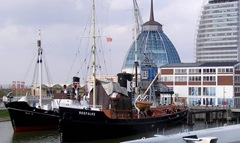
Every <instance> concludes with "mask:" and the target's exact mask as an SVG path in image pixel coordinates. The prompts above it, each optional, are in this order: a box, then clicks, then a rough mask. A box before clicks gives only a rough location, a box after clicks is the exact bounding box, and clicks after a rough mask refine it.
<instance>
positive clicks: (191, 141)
mask: <svg viewBox="0 0 240 143" xmlns="http://www.w3.org/2000/svg"><path fill="white" fill-rule="evenodd" d="M183 140H184V141H186V143H217V140H218V138H217V137H211V136H209V137H201V138H198V137H197V135H191V136H184V137H183Z"/></svg>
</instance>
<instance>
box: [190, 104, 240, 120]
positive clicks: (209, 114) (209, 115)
mask: <svg viewBox="0 0 240 143" xmlns="http://www.w3.org/2000/svg"><path fill="white" fill-rule="evenodd" d="M239 118H240V109H236V108H232V107H218V106H208V107H206V106H190V107H189V113H188V116H187V124H194V123H195V120H204V121H205V122H207V123H211V122H213V121H214V120H220V121H224V120H225V121H226V120H227V121H229V120H236V121H237V122H238V121H239Z"/></svg>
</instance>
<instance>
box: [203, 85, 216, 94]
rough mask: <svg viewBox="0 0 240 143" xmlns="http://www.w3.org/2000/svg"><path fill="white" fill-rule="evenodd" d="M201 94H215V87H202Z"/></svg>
mask: <svg viewBox="0 0 240 143" xmlns="http://www.w3.org/2000/svg"><path fill="white" fill-rule="evenodd" d="M203 96H216V87H203Z"/></svg>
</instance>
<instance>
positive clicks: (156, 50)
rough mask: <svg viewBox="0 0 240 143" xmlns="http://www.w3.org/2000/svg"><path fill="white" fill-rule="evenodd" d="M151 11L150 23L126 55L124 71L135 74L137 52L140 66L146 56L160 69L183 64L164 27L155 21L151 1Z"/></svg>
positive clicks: (144, 27) (145, 26)
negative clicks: (174, 64) (172, 64)
mask: <svg viewBox="0 0 240 143" xmlns="http://www.w3.org/2000/svg"><path fill="white" fill-rule="evenodd" d="M150 11H151V12H150V19H149V21H147V22H146V23H144V24H143V25H142V31H141V33H140V34H139V35H138V37H137V40H136V41H134V42H133V43H132V45H131V47H130V48H129V51H128V52H127V54H126V57H125V60H124V62H123V66H122V71H125V72H127V73H134V72H135V70H134V67H135V65H134V63H135V61H136V60H135V51H137V54H136V55H137V61H138V64H139V65H140V66H141V63H142V61H143V60H144V58H145V55H147V57H149V58H150V59H152V60H153V61H154V62H155V64H156V65H157V66H158V67H160V66H162V65H165V64H167V63H181V60H180V58H179V55H178V53H177V50H176V49H175V47H174V45H173V44H172V42H171V41H170V39H169V38H168V37H167V35H166V34H165V33H164V32H163V26H162V25H161V24H160V23H159V22H157V21H155V20H154V12H153V1H151V10H150ZM135 42H136V44H135ZM135 46H137V50H135Z"/></svg>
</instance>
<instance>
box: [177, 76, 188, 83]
mask: <svg viewBox="0 0 240 143" xmlns="http://www.w3.org/2000/svg"><path fill="white" fill-rule="evenodd" d="M175 81H176V82H184V81H187V76H176V77H175Z"/></svg>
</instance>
